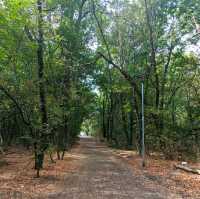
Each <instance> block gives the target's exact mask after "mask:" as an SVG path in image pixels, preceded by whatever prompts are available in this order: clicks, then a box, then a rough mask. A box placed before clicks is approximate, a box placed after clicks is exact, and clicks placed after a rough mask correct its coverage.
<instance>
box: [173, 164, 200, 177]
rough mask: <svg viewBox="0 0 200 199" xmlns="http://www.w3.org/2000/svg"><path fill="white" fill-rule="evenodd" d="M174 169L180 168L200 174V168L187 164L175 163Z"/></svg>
mask: <svg viewBox="0 0 200 199" xmlns="http://www.w3.org/2000/svg"><path fill="white" fill-rule="evenodd" d="M175 168H176V169H181V170H184V171H186V172H190V173H194V174H198V175H200V169H193V168H190V167H187V166H183V165H175Z"/></svg>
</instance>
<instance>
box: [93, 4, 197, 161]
mask: <svg viewBox="0 0 200 199" xmlns="http://www.w3.org/2000/svg"><path fill="white" fill-rule="evenodd" d="M197 4H198V3H197V2H196V1H191V2H190V3H189V5H188V4H187V3H186V2H185V1H183V2H182V1H165V0H163V1H157V0H155V1H148V0H144V1H140V2H137V1H133V2H131V3H130V2H128V1H127V2H126V1H123V2H122V1H120V0H118V1H112V2H110V3H108V4H107V10H105V6H104V7H101V6H99V5H98V4H96V10H95V12H96V14H95V16H94V18H95V19H96V21H98V22H97V32H98V31H99V32H100V34H98V35H97V37H98V41H99V43H101V47H99V48H98V49H97V51H98V52H99V54H100V56H101V57H102V60H101V62H100V65H103V64H104V65H105V69H104V70H105V71H110V72H111V76H112V87H110V83H109V75H108V73H107V78H106V79H105V78H104V79H103V77H102V76H105V75H106V73H104V74H103V75H101V74H100V76H99V79H100V80H101V81H99V82H98V85H99V87H100V90H101V93H102V96H105V97H104V100H102V102H101V107H102V110H101V112H100V114H101V117H102V122H101V126H102V134H103V135H104V136H105V137H106V138H107V139H108V140H109V141H110V142H111V143H114V144H115V145H120V146H126V147H127V146H129V145H130V143H131V145H132V146H133V144H134V143H135V144H134V147H136V148H140V144H139V143H140V140H141V138H140V137H141V136H140V129H141V121H140V120H141V112H140V103H141V93H140V90H139V85H140V82H141V80H142V79H143V78H144V82H145V124H146V126H145V127H146V145H147V149H148V151H149V152H150V151H154V150H159V151H162V152H163V153H164V154H165V155H166V156H167V157H170V158H172V157H173V156H175V157H176V158H178V157H180V156H182V157H184V155H183V154H187V152H188V153H189V154H190V156H191V157H195V156H196V157H197V156H198V154H199V152H198V150H199V144H197V143H195V140H194V139H197V140H199V138H197V137H196V138H195V135H194V134H196V133H197V132H199V131H198V130H197V131H195V132H196V133H194V131H193V130H191V128H193V127H194V123H192V121H196V124H195V125H196V126H198V124H197V123H199V117H198V116H197V115H195V116H194V114H195V112H196V111H197V112H198V109H199V107H198V105H197V104H198V103H195V102H194V101H193V102H192V101H191V100H192V98H191V96H193V95H192V94H191V92H192V90H193V91H194V90H195V92H196V95H195V97H194V96H193V97H194V98H196V99H197V98H198V96H199V89H196V86H195V85H197V82H196V81H198V79H199V69H198V66H199V59H198V54H195V53H192V52H189V51H190V49H189V46H190V44H191V42H192V43H193V42H194V40H195V39H196V38H193V36H192V34H193V32H194V31H195V29H196V25H195V23H192V21H193V20H192V16H194V15H195V17H197V16H196V14H192V12H193V13H198V12H199V11H198V9H195V8H196V7H195V5H197ZM187 6H189V8H190V11H186V10H187ZM97 8H98V9H97ZM185 11H186V13H185ZM186 15H187V17H188V18H187V17H186ZM189 17H190V18H189ZM111 18H112V19H111ZM197 18H198V17H197ZM183 20H186V21H187V22H186V21H183ZM187 23H188V24H187ZM191 23H192V24H191ZM196 23H197V22H196ZM108 29H109V30H108ZM195 32H196V31H195ZM194 34H195V33H194ZM195 35H196V34H195ZM184 37H185V38H186V37H188V38H189V39H183V38H184ZM196 48H197V46H196ZM107 64H108V66H107ZM115 69H116V70H115ZM123 79H124V80H125V81H124V80H123ZM118 82H120V83H118ZM127 83H128V84H127ZM191 85H192V87H193V89H192V88H191ZM188 89H189V90H188ZM191 89H192V90H191ZM108 93H112V97H111V99H112V100H109V98H108V97H107V96H108ZM194 98H193V99H194ZM110 103H111V104H110ZM187 104H188V105H187ZM191 104H193V105H194V106H195V108H194V109H193V108H192V107H191ZM111 105H112V110H114V111H112V112H110V107H111ZM188 106H189V107H190V108H187V107H188ZM188 111H189V112H188ZM110 114H111V115H113V116H112V117H113V118H114V121H113V122H112V123H113V128H112V138H111V139H110V134H109V130H108V129H107V130H106V127H107V126H109V125H110V117H111V116H110ZM192 115H193V116H194V117H192ZM189 121H191V122H189ZM192 126H193V127H192ZM136 129H137V130H136ZM186 132H187V133H186ZM186 134H187V136H186ZM197 134H198V133H197ZM185 136H186V137H187V138H186V137H185ZM185 138H186V139H185ZM188 138H189V139H188ZM132 139H133V140H132ZM189 140H190V141H189ZM128 143H129V144H128ZM188 143H190V144H192V145H193V146H194V148H193V149H191V148H190V147H189V146H187V147H186V145H187V144H188Z"/></svg>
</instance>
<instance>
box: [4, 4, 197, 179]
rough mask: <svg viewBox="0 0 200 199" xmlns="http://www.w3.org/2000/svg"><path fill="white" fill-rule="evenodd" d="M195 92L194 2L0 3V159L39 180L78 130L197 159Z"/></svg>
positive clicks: (124, 145) (111, 142) (115, 144)
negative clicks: (11, 156)
mask: <svg viewBox="0 0 200 199" xmlns="http://www.w3.org/2000/svg"><path fill="white" fill-rule="evenodd" d="M142 86H143V90H142ZM199 86H200V2H199V0H0V154H1V155H0V162H1V159H2V158H3V156H4V155H5V154H6V153H7V151H8V149H9V148H10V147H15V148H18V147H22V148H23V150H24V151H26V150H28V151H31V153H32V155H33V156H34V168H35V170H36V175H37V177H39V176H40V170H41V169H42V168H43V163H44V159H45V156H49V157H50V159H51V161H52V162H54V161H55V160H54V159H55V157H54V154H55V153H56V159H58V160H62V159H64V156H65V154H66V153H68V151H69V150H70V149H71V148H72V147H73V145H74V144H76V142H77V141H78V140H79V138H78V136H79V135H80V133H81V132H85V133H86V134H87V135H90V136H94V137H98V139H99V140H100V141H101V142H104V143H107V145H108V146H109V147H111V148H115V149H124V150H133V151H137V152H138V153H139V154H140V155H142V153H144V146H145V155H147V156H148V155H151V154H152V153H159V154H162V156H163V157H164V158H165V159H167V160H178V161H192V162H199V161H200V87H199ZM142 94H143V95H142ZM142 107H143V108H144V114H143V110H142ZM143 119H144V120H143ZM143 125H144V126H143ZM143 127H144V128H143ZM144 132H145V134H143V133H144ZM143 155H144V154H143ZM0 166H1V165H0Z"/></svg>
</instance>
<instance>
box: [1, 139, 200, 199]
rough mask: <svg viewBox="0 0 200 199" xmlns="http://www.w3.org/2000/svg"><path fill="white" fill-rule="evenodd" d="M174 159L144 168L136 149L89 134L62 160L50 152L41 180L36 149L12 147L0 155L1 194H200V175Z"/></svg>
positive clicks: (82, 198)
mask: <svg viewBox="0 0 200 199" xmlns="http://www.w3.org/2000/svg"><path fill="white" fill-rule="evenodd" d="M3 160H4V161H3ZM175 163H176V162H174V161H166V160H160V159H155V158H148V161H147V167H146V168H145V169H142V168H141V160H140V158H139V156H138V155H137V154H136V153H134V152H132V151H122V150H113V149H110V148H108V147H106V146H105V145H103V144H100V143H96V142H95V140H94V139H87V138H84V139H81V140H80V142H79V144H77V145H75V146H74V148H73V149H72V150H71V151H70V152H68V153H66V155H65V158H64V160H63V161H57V162H56V164H52V163H51V162H50V160H49V157H48V156H47V157H46V159H45V165H44V169H43V171H42V172H41V178H39V179H37V178H34V175H35V171H34V169H33V165H34V160H33V156H32V153H31V152H29V151H26V150H22V149H18V150H16V148H15V149H13V148H11V149H9V150H8V152H7V153H6V155H5V156H4V157H0V199H31V198H33V199H36V198H37V199H38V198H41V199H47V198H49V199H66V198H67V199H107V198H109V199H131V198H136V199H140V198H141V199H143V198H144V199H145V198H147V199H167V198H169V199H179V198H187V199H189V198H191V199H200V176H199V175H195V174H189V173H185V172H183V171H179V170H176V169H174V167H173V165H174V164H175ZM197 166H198V165H197Z"/></svg>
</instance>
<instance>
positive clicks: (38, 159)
mask: <svg viewBox="0 0 200 199" xmlns="http://www.w3.org/2000/svg"><path fill="white" fill-rule="evenodd" d="M37 9H38V50H37V58H38V80H39V103H40V113H41V123H42V132H41V136H40V137H39V139H40V141H39V144H38V142H37V143H36V145H38V146H35V168H36V170H37V177H39V175H40V174H39V171H40V169H42V166H43V161H44V152H45V150H46V149H47V144H46V143H47V137H46V135H45V133H46V130H47V122H48V121H47V110H46V94H45V88H44V36H43V22H44V21H43V1H42V0H38V1H37ZM43 141H44V142H45V143H43Z"/></svg>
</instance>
